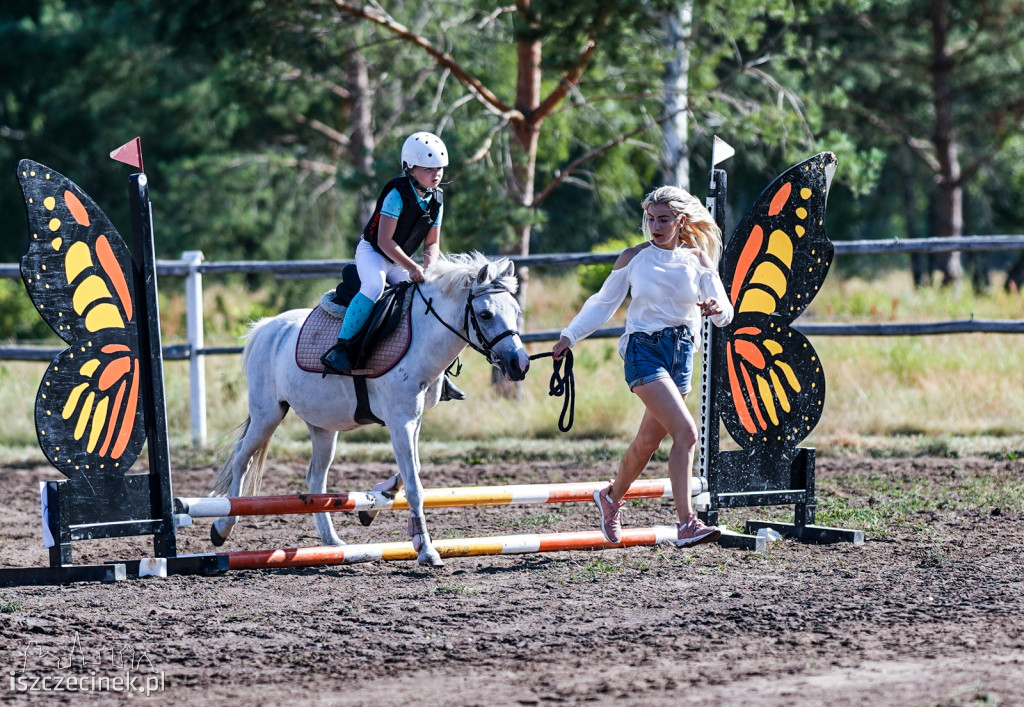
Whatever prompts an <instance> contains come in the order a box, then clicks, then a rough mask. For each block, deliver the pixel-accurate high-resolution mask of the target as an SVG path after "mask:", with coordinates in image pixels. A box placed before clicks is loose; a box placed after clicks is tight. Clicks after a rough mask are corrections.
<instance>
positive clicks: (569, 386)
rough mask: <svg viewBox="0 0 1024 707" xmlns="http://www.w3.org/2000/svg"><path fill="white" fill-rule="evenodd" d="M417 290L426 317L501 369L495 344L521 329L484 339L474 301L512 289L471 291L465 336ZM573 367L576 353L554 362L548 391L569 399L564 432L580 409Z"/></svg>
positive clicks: (495, 287) (495, 286)
mask: <svg viewBox="0 0 1024 707" xmlns="http://www.w3.org/2000/svg"><path fill="white" fill-rule="evenodd" d="M413 287H414V288H415V290H416V292H417V293H418V294H419V296H420V299H421V300H423V304H425V305H426V310H425V311H424V313H425V314H426V313H429V314H432V315H433V317H434V319H436V320H437V321H439V322H441V324H442V325H443V326H444V327H445V328H446V329H447V330H448V331H450V332H451V333H453V334H455V336H457V337H459V338H460V339H462V340H463V341H465V342H466V345H467V346H469V347H470V348H472V349H473V350H474V351H477V352H479V353H481V354H483V356H484V357H485V358H486V359H487V360H488V361H489V362H490V363H491V365H494V366H498V367H500V366H501V361H500V359H499V358H498V356H497V354H495V353H494V346H495V344H497V343H498V342H499V341H501V340H502V339H504V338H505V337H508V336H518V335H519V330H518V329H506V330H505V331H503V332H501V333H500V334H498V335H497V336H494V337H493V338H491V339H490V340H487V339H485V338H484V334H483V330H482V329H481V327H480V322H479V320H478V319H477V316H476V312H475V311H474V310H473V300H474V299H475V298H477V297H482V296H483V295H489V294H496V293H500V292H505V293H507V294H509V295H512V291H511V290H509V289H508V288H506V287H502V286H501V285H498V284H496V283H493V282H492V283H491V285H490V287H488V288H487V289H486V290H484V291H482V292H473V291H472V290H470V292H469V296H468V297H467V298H466V306H465V309H464V310H463V313H462V329H463V331H465V332H466V333H465V334H463V333H462V332H460V331H459V330H458V329H456V328H455V327H453V326H452V325H451V324H449V323H448V322H446V321H445V320H444V319H443V318H442V317H441V315H440V313H438V311H437V310H436V309H434V300H433V298H431V299H427V298H426V296H425V295H424V294H423V291H422V290H421V289H420V285H419V283H418V282H417V283H414V285H413ZM471 326H472V328H473V329H472V330H473V332H474V333H475V334H476V338H477V340H478V341H479V342H480V346H477V345H476V344H474V343H473V342H472V341H470V339H469V336H468V334H469V333H470V327H471ZM551 355H552V354H551V352H550V351H549V352H546V353H539V354H534V355H533V356H530V360H533V359H537V358H543V357H545V356H551ZM563 360H564V361H565V373H564V374H562V373H561V368H562V361H563ZM456 362H458V359H456ZM572 364H573V357H572V351H571V350H567V351H566V352H565V355H564V357H563V359H555V361H554V370H553V371H552V373H551V381H550V383H549V389H548V395H551V396H554V397H562V396H565V402H564V404H563V405H562V414H561V416H560V417H559V418H558V429H559V430H561V431H562V432H568V431H569V430H570V429H571V428H572V423H573V418H574V416H575V415H574V413H575V408H576V379H575V376H574V375H573V370H572ZM453 365H454V364H453ZM460 369H461V366H460ZM567 419H568V421H567Z"/></svg>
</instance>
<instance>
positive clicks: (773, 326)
mask: <svg viewBox="0 0 1024 707" xmlns="http://www.w3.org/2000/svg"><path fill="white" fill-rule="evenodd" d="M835 169H836V158H835V155H833V154H832V153H830V152H825V153H821V154H819V155H816V156H814V157H812V158H810V159H808V160H805V161H804V162H801V163H800V164H797V165H795V166H794V167H791V168H790V169H789V170H787V171H786V172H784V173H783V174H782V175H780V176H779V177H778V178H777V179H776V180H775V181H774V182H773V183H772V184H771V185H770V186H769V187H768V189H766V190H765V191H764V192H763V193H762V194H761V196H760V197H759V198H758V199H757V201H756V202H755V203H754V205H753V207H751V209H750V211H749V212H748V213H747V215H746V216H745V217H744V219H743V221H742V222H741V223H740V225H739V226H738V227H737V229H736V232H735V234H734V235H733V237H732V239H731V240H730V242H729V244H728V246H727V247H726V250H725V253H724V255H723V257H722V273H723V275H722V279H723V282H724V284H725V287H726V292H727V293H728V295H729V300H730V301H731V302H732V305H733V307H734V308H735V310H736V314H735V317H734V319H733V321H732V323H731V324H729V326H728V327H726V329H725V331H724V332H723V333H724V339H725V350H724V355H725V365H724V373H725V378H726V385H724V386H720V387H719V409H720V410H721V411H722V420H723V422H724V423H725V426H726V429H727V430H728V431H729V434H730V435H732V437H733V439H734V440H736V442H737V443H738V444H740V446H742V447H744V448H746V449H750V448H754V447H767V449H768V450H769V451H771V452H772V453H781V454H782V455H784V456H787V455H788V452H789V450H792V449H793V448H795V447H796V445H797V444H798V443H799V442H800V441H801V440H803V439H804V438H805V437H806V436H807V435H808V434H809V433H810V431H811V430H812V429H814V426H815V425H816V424H817V422H818V420H819V419H820V417H821V412H822V409H823V406H824V402H825V374H824V372H823V370H822V367H821V361H820V360H819V359H818V355H817V353H816V352H815V351H814V348H813V347H812V346H811V344H810V342H809V341H808V340H807V339H806V337H804V336H803V334H801V333H800V332H799V331H796V330H795V329H793V328H791V327H790V324H791V323H792V322H793V320H794V319H796V318H797V317H798V316H799V315H800V314H801V313H802V312H803V311H804V310H805V309H806V308H807V306H808V305H809V304H810V302H811V300H812V299H813V298H814V295H815V294H816V293H817V292H818V290H819V288H820V287H821V285H822V283H823V282H824V281H825V276H826V275H827V274H828V269H829V266H830V265H831V263H832V256H833V247H832V243H831V241H829V239H828V237H827V236H826V235H825V204H826V201H827V198H828V190H829V185H830V183H831V180H832V176H833V175H834V174H835Z"/></svg>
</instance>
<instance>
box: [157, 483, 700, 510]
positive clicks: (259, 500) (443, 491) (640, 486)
mask: <svg viewBox="0 0 1024 707" xmlns="http://www.w3.org/2000/svg"><path fill="white" fill-rule="evenodd" d="M606 485H607V482H606V481H587V482H578V483H566V484H516V485H511V486H466V487H454V488H437V489H424V492H423V506H424V508H454V507H461V506H506V505H516V504H542V503H580V502H586V501H591V500H593V498H594V491H595V490H596V489H599V488H603V487H604V486H606ZM691 489H692V493H693V495H694V496H697V495H699V494H701V493H704V492H706V491H707V484H706V483H705V480H704V479H703V478H701V477H699V476H698V477H694V478H693V481H692V484H691ZM626 498H672V484H671V482H670V481H669V480H668V479H650V480H643V481H637V482H635V483H634V484H633V485H632V486H630V487H629V491H627V492H626ZM408 508H409V504H408V503H407V502H406V499H405V494H404V492H401V491H399V492H398V494H396V495H395V497H394V498H391V497H390V496H387V495H385V494H383V493H378V492H373V491H353V492H349V493H323V494H297V495H291V496H241V497H234V498H231V497H212V498H177V499H175V513H177V514H186V515H189V516H191V517H193V518H219V517H221V516H252V515H281V514H291V513H323V512H332V513H333V512H336V511H383V510H389V509H390V510H403V509H408Z"/></svg>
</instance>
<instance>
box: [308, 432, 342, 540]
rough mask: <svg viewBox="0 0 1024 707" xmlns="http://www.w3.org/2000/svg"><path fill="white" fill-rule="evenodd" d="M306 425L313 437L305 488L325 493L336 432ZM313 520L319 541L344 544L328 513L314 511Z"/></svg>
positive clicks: (336, 445) (335, 446)
mask: <svg viewBox="0 0 1024 707" xmlns="http://www.w3.org/2000/svg"><path fill="white" fill-rule="evenodd" d="M306 426H307V427H308V428H309V434H310V436H311V437H312V438H313V456H312V457H310V460H309V469H308V470H307V471H306V488H307V489H309V492H310V493H326V492H327V472H328V471H329V470H330V468H331V462H332V461H334V452H335V450H336V449H337V447H338V433H337V432H334V431H333V430H325V429H324V428H322V427H316V426H314V425H310V424H307V425H306ZM313 522H314V524H315V525H316V530H317V532H318V533H319V534H320V542H322V543H323V544H324V545H344V544H345V542H344V541H343V540H342V539H341V538H339V537H338V533H337V532H335V530H334V523H332V522H331V514H330V513H314V514H313Z"/></svg>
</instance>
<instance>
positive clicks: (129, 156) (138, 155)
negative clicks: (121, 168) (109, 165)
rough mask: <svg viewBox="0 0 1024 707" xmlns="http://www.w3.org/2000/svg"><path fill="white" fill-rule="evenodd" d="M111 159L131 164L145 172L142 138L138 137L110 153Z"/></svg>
mask: <svg viewBox="0 0 1024 707" xmlns="http://www.w3.org/2000/svg"><path fill="white" fill-rule="evenodd" d="M110 159H112V160H117V161H118V162H124V163H125V164H130V165H131V166H132V167H135V168H137V169H138V170H139V171H140V172H145V171H146V170H145V168H143V166H142V138H141V137H137V138H135V139H134V140H132V141H131V142H126V143H125V144H123V145H121V147H119V148H117V149H116V150H114V151H113V152H111V153H110Z"/></svg>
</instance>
